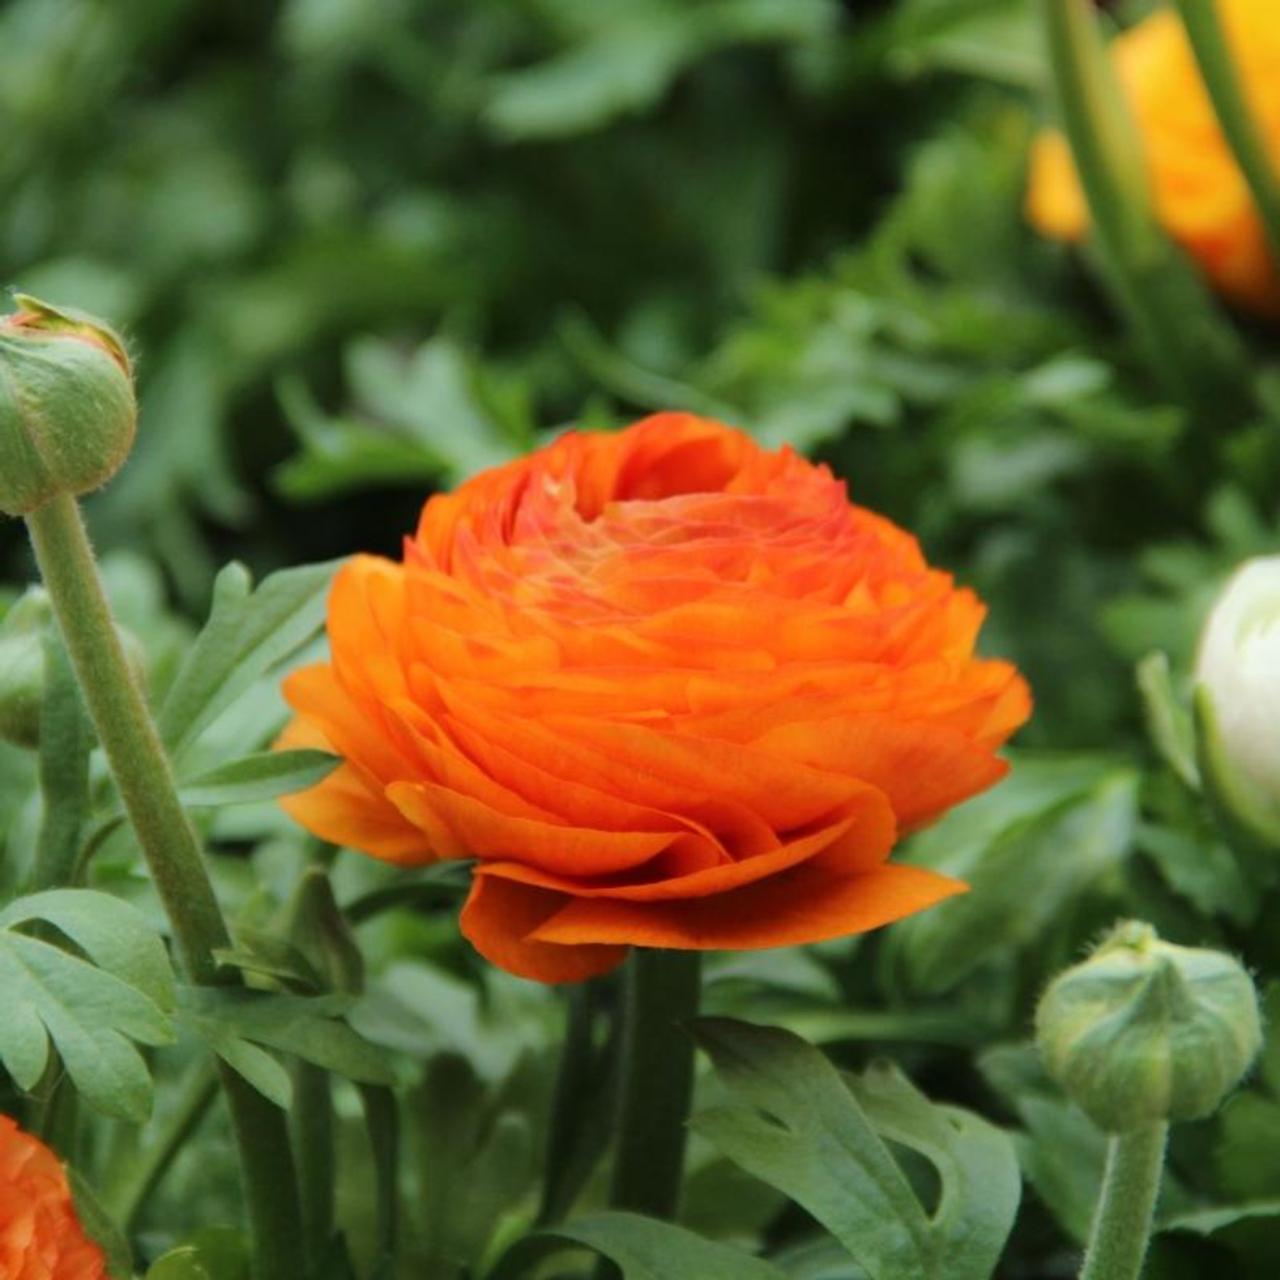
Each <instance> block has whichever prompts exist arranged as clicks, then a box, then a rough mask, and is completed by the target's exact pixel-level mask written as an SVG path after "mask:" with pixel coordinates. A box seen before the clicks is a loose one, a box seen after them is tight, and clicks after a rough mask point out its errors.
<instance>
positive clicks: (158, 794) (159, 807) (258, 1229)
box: [26, 494, 302, 1280]
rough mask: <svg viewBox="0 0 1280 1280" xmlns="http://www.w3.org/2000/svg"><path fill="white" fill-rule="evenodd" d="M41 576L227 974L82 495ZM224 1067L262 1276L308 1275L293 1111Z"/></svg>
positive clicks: (183, 952) (124, 792) (52, 511)
mask: <svg viewBox="0 0 1280 1280" xmlns="http://www.w3.org/2000/svg"><path fill="white" fill-rule="evenodd" d="M26 519H27V528H28V531H29V532H30V535H31V542H32V545H33V546H34V548H35V553H36V561H37V563H38V565H39V567H40V574H41V576H42V578H43V579H44V584H45V587H46V588H47V589H48V592H49V598H50V600H51V602H52V604H53V609H54V613H55V615H56V617H57V619H58V626H59V627H60V629H61V631H62V635H63V639H64V641H65V642H66V646H67V652H68V653H69V655H70V657H71V664H72V666H73V667H74V669H75V673H76V678H77V679H78V680H79V682H80V688H81V690H82V692H83V693H84V698H85V703H86V705H87V706H88V708H89V714H90V716H91V717H92V719H93V722H94V726H95V728H96V729H97V731H98V740H99V741H100V742H101V743H102V747H103V750H104V751H105V752H106V756H107V762H108V764H109V765H110V766H111V772H112V774H113V775H114V777H115V780H116V785H117V786H118V787H119V789H120V795H121V798H122V799H123V801H124V806H125V810H126V812H127V813H128V815H129V820H130V822H131V823H132V825H133V828H134V832H135V834H136V835H137V838H138V844H139V846H140V847H141V849H142V853H143V856H144V857H145V859H146V861H147V866H148V868H149V870H150V872H151V877H152V879H153V880H154V881H155V885H156V889H157V891H158V893H159V895H160V900H161V902H162V903H163V905H164V909H165V914H166V915H167V916H168V919H169V924H170V928H171V929H172V931H173V937H174V942H175V944H176V946H177V950H178V955H179V957H180V959H181V962H182V967H183V968H184V970H185V971H186V973H187V975H188V976H189V977H190V978H191V979H192V980H193V981H195V982H198V983H206V984H211V983H216V982H218V981H219V980H220V979H219V974H218V965H217V962H216V960H215V958H214V953H215V951H217V950H218V948H220V947H226V946H228V945H229V943H230V937H229V934H228V931H227V926H226V922H225V921H224V920H223V918H222V912H221V909H220V908H219V906H218V900H217V898H216V896H215V895H214V891H213V883H212V881H211V880H210V879H209V874H208V871H207V870H206V868H205V865H204V859H203V856H202V853H201V848H200V841H199V838H198V837H197V835H196V832H195V828H194V827H193V826H192V825H191V821H190V819H189V818H188V817H187V814H186V811H185V810H184V809H183V807H182V804H181V802H180V801H179V799H178V792H177V787H176V785H175V783H174V777H173V769H172V766H171V765H170V762H169V758H168V756H167V755H166V753H165V750H164V747H163V745H162V743H161V741H160V736H159V734H158V733H157V732H156V727H155V722H154V721H153V720H152V718H151V713H150V711H149V710H148V708H147V704H146V700H145V698H144V697H143V695H142V690H141V689H140V688H139V686H138V683H137V681H136V680H135V679H134V675H133V672H132V671H131V670H130V668H129V664H128V662H127V660H126V658H125V654H124V649H123V647H122V646H121V643H120V637H119V635H118V633H117V631H116V628H115V625H114V620H113V619H112V616H111V609H110V606H109V605H108V603H107V598H106V594H105V592H104V591H103V588H102V579H101V577H100V576H99V573H98V566H97V563H96V561H95V560H94V556H93V549H92V547H91V546H90V544H89V537H88V533H87V531H86V530H85V526H84V521H83V519H82V517H81V514H80V508H79V505H78V504H77V502H76V500H75V498H74V497H71V496H69V495H67V494H63V495H61V496H59V497H57V498H54V499H53V500H52V501H50V502H48V503H47V504H45V505H44V506H42V507H39V508H37V509H36V510H35V511H33V512H31V513H30V514H29V515H28V516H27V518H26ZM219 1073H220V1075H221V1078H222V1082H223V1087H224V1090H225V1092H226V1097H227V1104H228V1106H229V1108H230V1111H231V1120H232V1126H233V1128H234V1129H235V1132H236V1138H237V1142H238V1145H239V1150H240V1160H241V1165H242V1168H243V1171H244V1176H245V1184H246V1185H245V1190H246V1201H247V1204H248V1210H249V1218H250V1223H251V1226H252V1230H253V1238H254V1251H255V1280H297V1276H298V1257H297V1241H298V1240H299V1239H300V1237H301V1234H302V1220H301V1212H300V1209H299V1205H298V1191H297V1180H296V1177H295V1174H294V1169H293V1159H292V1154H291V1151H290V1147H289V1140H288V1132H287V1129H286V1125H285V1118H284V1115H283V1113H282V1112H281V1111H279V1110H278V1109H277V1108H276V1107H274V1106H273V1105H272V1104H271V1103H269V1102H267V1100H266V1099H264V1098H263V1097H262V1096H261V1095H260V1094H259V1093H258V1092H257V1091H256V1090H255V1089H253V1087H252V1086H251V1085H249V1084H247V1083H246V1082H245V1081H244V1080H243V1079H241V1077H240V1076H238V1075H236V1074H235V1073H234V1072H233V1071H231V1070H230V1068H227V1067H225V1066H223V1065H221V1064H220V1066H219Z"/></svg>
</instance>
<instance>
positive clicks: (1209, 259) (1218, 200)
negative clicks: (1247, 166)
mask: <svg viewBox="0 0 1280 1280" xmlns="http://www.w3.org/2000/svg"><path fill="white" fill-rule="evenodd" d="M1218 5H1219V11H1220V13H1221V16H1222V20H1223V25H1224V27H1225V29H1226V35H1227V38H1228V40H1229V42H1230V44H1231V48H1232V50H1233V52H1234V56H1235V60H1236V65H1237V67H1238V68H1239V74H1240V79H1241V84H1242V86H1243V90H1244V92H1245V94H1246V96H1247V98H1248V100H1249V103H1250V106H1251V108H1252V110H1253V112H1254V115H1255V118H1256V120H1257V122H1258V125H1259V129H1260V132H1261V133H1262V136H1263V139H1264V141H1265V143H1266V146H1267V149H1268V150H1269V152H1270V154H1271V160H1272V163H1273V164H1276V165H1280V4H1277V3H1276V0H1218ZM1111 52H1112V57H1113V60H1114V64H1115V67H1116V72H1117V74H1118V76H1119V79H1120V84H1121V88H1122V90H1123V92H1124V94H1125V97H1126V99H1127V100H1128V103H1129V106H1130V109H1131V110H1132V111H1133V113H1134V117H1135V121H1136V124H1137V128H1138V132H1139V134H1140V136H1141V139H1142V144H1143V149H1144V152H1145V155H1146V161H1147V167H1148V171H1149V177H1150V182H1151V187H1152V193H1153V199H1154V203H1155V209H1156V215H1157V217H1159V219H1160V221H1161V222H1162V223H1163V225H1164V227H1165V229H1166V230H1167V231H1168V233H1169V234H1170V235H1171V236H1172V237H1173V239H1175V240H1176V241H1177V242H1178V243H1179V244H1181V245H1182V246H1183V248H1185V249H1186V250H1187V252H1188V253H1189V254H1190V255H1191V256H1192V258H1194V259H1195V261H1196V262H1198V263H1199V264H1200V267H1201V268H1202V270H1203V271H1204V273H1205V274H1206V275H1207V276H1208V277H1209V279H1210V280H1211V281H1212V282H1213V284H1214V285H1215V286H1216V287H1217V288H1218V289H1220V290H1221V291H1222V293H1224V294H1225V295H1226V296H1227V297H1229V298H1231V299H1233V300H1234V301H1235V302H1237V303H1239V304H1240V305H1242V306H1245V307H1248V308H1250V309H1252V310H1254V311H1259V312H1263V313H1271V314H1275V313H1280V274H1278V273H1277V270H1276V265H1275V263H1274V262H1273V260H1272V257H1271V254H1270V252H1269V251H1268V248H1267V238H1266V232H1265V231H1264V229H1263V224H1262V220H1261V218H1260V217H1259V215H1258V210H1257V206H1256V205H1255V204H1254V201H1253V197H1252V195H1251V194H1250V192H1249V187H1248V184H1247V183H1246V182H1245V179H1244V175H1243V174H1242V173H1241V172H1240V169H1239V167H1238V166H1237V165H1236V162H1235V157H1234V156H1233V155H1232V152H1231V148H1230V146H1229V145H1228V143H1227V140H1226V138H1225V137H1223V135H1222V131H1221V129H1220V128H1219V127H1218V120H1217V117H1216V116H1215V114H1214V110H1213V104H1212V103H1211V102H1210V101H1209V96H1208V94H1207V92H1206V91H1205V88H1204V84H1203V83H1202V81H1201V79H1200V72H1199V69H1198V68H1197V66H1196V60H1195V55H1194V54H1193V53H1192V51H1191V45H1190V43H1189V42H1188V40H1187V35H1186V31H1185V30H1184V29H1183V26H1182V23H1181V21H1180V20H1179V18H1178V16H1177V14H1176V13H1175V12H1174V11H1173V10H1172V9H1161V10H1159V11H1157V12H1156V13H1153V14H1152V15H1151V16H1150V17H1149V18H1147V19H1145V20H1144V21H1142V22H1139V23H1138V24H1137V25H1136V26H1134V27H1132V28H1130V30H1128V31H1126V32H1124V33H1123V34H1122V35H1120V36H1118V37H1117V38H1116V39H1115V40H1114V41H1112V44H1111ZM1027 206H1028V211H1029V213H1030V217H1031V221H1032V222H1033V223H1034V224H1035V226H1036V227H1037V228H1038V229H1039V230H1040V231H1041V232H1043V233H1044V234H1045V235H1049V236H1055V237H1057V238H1059V239H1062V240H1073V241H1074V240H1082V239H1083V238H1084V237H1085V235H1086V234H1087V232H1088V228H1089V210H1088V207H1087V205H1086V203H1085V197H1084V193H1083V192H1082V191H1081V188H1080V184H1079V181H1078V179H1077V177H1076V171H1075V166H1074V163H1073V161H1072V158H1071V152H1070V148H1069V147H1068V146H1067V142H1066V139H1065V138H1064V137H1063V135H1062V134H1061V133H1059V132H1057V131H1056V130H1046V131H1045V132H1043V133H1042V134H1041V135H1040V136H1039V137H1038V138H1037V139H1036V141H1035V144H1034V146H1033V148H1032V154H1031V183H1030V189H1029V191H1028V197H1027Z"/></svg>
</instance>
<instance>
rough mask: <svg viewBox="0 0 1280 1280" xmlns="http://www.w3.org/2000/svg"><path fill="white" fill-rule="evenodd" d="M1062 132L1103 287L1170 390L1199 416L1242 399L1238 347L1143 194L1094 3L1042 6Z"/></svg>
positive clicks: (1144, 184)
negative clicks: (1102, 273)
mask: <svg viewBox="0 0 1280 1280" xmlns="http://www.w3.org/2000/svg"><path fill="white" fill-rule="evenodd" d="M1040 10H1041V15H1042V21H1043V26H1044V32H1045V37H1046V41H1047V45H1048V53H1049V66H1050V70H1051V72H1052V76H1053V87H1054V94H1055V97H1056V99H1057V105H1058V111H1059V115H1060V117H1061V122H1062V127H1063V132H1064V133H1065V134H1066V136H1067V141H1068V143H1069V144H1070V146H1071V154H1072V158H1073V159H1074V161H1075V166H1076V171H1077V173H1078V174H1079V176H1080V185H1081V187H1082V188H1083V190H1084V194H1085V198H1086V199H1087V201H1088V204H1089V212H1090V215H1091V218H1092V223H1093V228H1094V245H1095V247H1096V248H1097V250H1098V252H1099V255H1100V257H1101V259H1102V262H1103V265H1104V266H1105V267H1106V269H1107V270H1106V273H1105V275H1106V280H1107V282H1108V284H1109V285H1110V286H1111V288H1112V290H1113V291H1114V293H1115V295H1116V298H1117V300H1118V301H1119V303H1120V305H1121V306H1122V307H1123V309H1124V310H1125V312H1126V313H1127V315H1128V317H1129V321H1130V324H1131V325H1132V327H1133V331H1134V334H1135V336H1136V337H1137V339H1138V341H1139V343H1140V344H1141V346H1142V349H1143V350H1144V351H1145V353H1146V357H1147V361H1148V363H1149V364H1150V366H1151V369H1152V372H1153V373H1154V374H1155V376H1156V377H1157V378H1158V379H1160V381H1161V382H1163V383H1164V385H1165V386H1166V388H1167V389H1168V391H1169V392H1170V393H1171V394H1172V395H1174V396H1176V397H1177V398H1179V399H1181V400H1183V401H1184V402H1186V403H1188V404H1190V405H1191V406H1192V407H1195V408H1197V409H1200V410H1202V411H1216V410H1220V409H1221V406H1222V404H1223V403H1232V402H1233V399H1234V401H1238V400H1239V390H1238V388H1239V387H1240V386H1242V385H1246V382H1247V380H1246V381H1245V382H1242V381H1241V379H1242V378H1243V377H1244V367H1243V366H1244V359H1243V351H1242V348H1241V345H1240V343H1239V340H1238V339H1237V338H1236V336H1235V334H1234V333H1233V331H1232V330H1231V328H1230V326H1229V325H1227V324H1226V323H1225V321H1224V320H1223V318H1222V315H1221V313H1220V312H1219V310H1218V308H1217V307H1216V305H1215V304H1214V302H1213V301H1212V299H1210V298H1209V296H1208V294H1207V292H1206V290H1205V288H1204V285H1203V282H1202V281H1201V280H1200V279H1199V278H1198V277H1197V276H1196V274H1195V273H1194V272H1193V271H1192V270H1191V268H1190V266H1189V265H1188V263H1187V262H1186V261H1185V260H1184V259H1183V257H1182V256H1181V254H1180V253H1179V252H1178V251H1177V250H1176V249H1175V248H1174V246H1173V245H1172V244H1171V243H1170V241H1169V239H1168V237H1167V236H1166V235H1165V233H1164V231H1163V229H1162V228H1161V226H1160V223H1159V221H1158V219H1157V216H1156V211H1155V209H1154V207H1153V203H1152V197H1151V193H1150V190H1149V187H1148V172H1147V164H1146V160H1145V156H1144V154H1143V147H1142V140H1141V137H1140V135H1139V133H1138V130H1137V128H1136V126H1135V124H1134V121H1133V117H1132V114H1131V112H1130V110H1129V106H1128V103H1127V102H1126V101H1125V98H1124V96H1123V94H1122V92H1121V90H1120V86H1119V83H1118V80H1117V77H1116V75H1115V72H1114V70H1113V68H1112V65H1111V61H1110V59H1109V58H1108V56H1107V51H1106V49H1105V47H1104V45H1103V42H1102V38H1101V34H1100V32H1099V29H1098V18H1097V14H1096V13H1095V12H1094V7H1093V4H1092V3H1091V0H1040Z"/></svg>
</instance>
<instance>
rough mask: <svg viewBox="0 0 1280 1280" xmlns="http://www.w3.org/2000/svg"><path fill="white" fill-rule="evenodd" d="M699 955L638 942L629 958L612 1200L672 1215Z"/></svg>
mask: <svg viewBox="0 0 1280 1280" xmlns="http://www.w3.org/2000/svg"><path fill="white" fill-rule="evenodd" d="M700 962H701V955H700V954H699V953H698V952H697V951H655V950H648V949H645V948H641V947H637V948H635V950H634V951H633V952H632V955H631V959H630V961H629V962H628V965H627V982H626V998H625V1006H624V1011H623V1017H624V1019H625V1021H624V1024H623V1033H622V1046H621V1050H622V1076H621V1080H620V1082H619V1095H618V1146H617V1152H616V1155H615V1159H614V1169H613V1188H612V1195H611V1198H610V1203H611V1204H612V1206H613V1207H614V1208H615V1209H629V1210H631V1211H633V1212H635V1213H645V1214H649V1215H650V1216H651V1217H655V1218H672V1217H674V1216H675V1212H676V1209H677V1207H678V1206H679V1202H680V1179H681V1175H682V1173H683V1172H684V1148H685V1138H686V1132H685V1123H686V1121H687V1120H688V1117H689V1102H690V1100H691V1098H692V1096H693V1049H694V1046H693V1039H692V1037H691V1036H690V1035H689V1033H688V1031H687V1030H686V1029H685V1025H684V1024H686V1023H687V1022H689V1021H690V1020H691V1019H693V1018H695V1017H697V1015H698V998H699V994H700V983H701V963H700Z"/></svg>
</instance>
